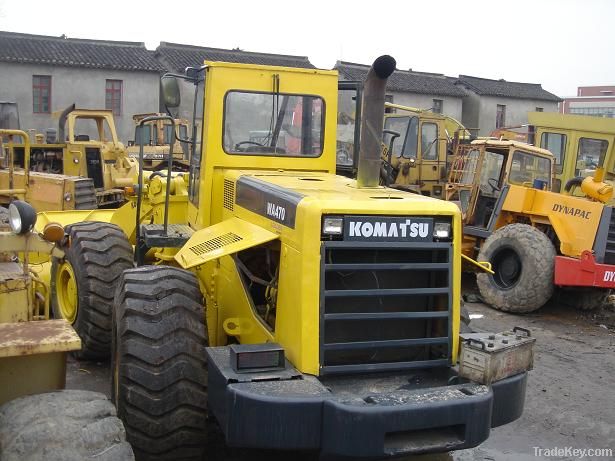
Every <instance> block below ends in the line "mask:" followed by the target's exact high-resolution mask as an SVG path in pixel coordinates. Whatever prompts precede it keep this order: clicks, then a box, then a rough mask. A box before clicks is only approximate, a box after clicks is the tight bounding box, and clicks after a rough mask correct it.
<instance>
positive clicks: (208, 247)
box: [190, 232, 243, 255]
mask: <svg viewBox="0 0 615 461" xmlns="http://www.w3.org/2000/svg"><path fill="white" fill-rule="evenodd" d="M242 240H243V239H242V238H241V237H240V236H239V235H237V234H234V233H233V232H228V233H226V234H224V235H221V236H219V237H214V238H212V239H209V240H206V241H205V242H202V243H199V244H198V245H194V246H193V247H190V251H192V252H193V253H194V254H195V255H203V254H206V253H209V252H211V251H215V250H219V249H220V248H223V247H225V246H226V245H230V244H231V243H236V242H241V241H242Z"/></svg>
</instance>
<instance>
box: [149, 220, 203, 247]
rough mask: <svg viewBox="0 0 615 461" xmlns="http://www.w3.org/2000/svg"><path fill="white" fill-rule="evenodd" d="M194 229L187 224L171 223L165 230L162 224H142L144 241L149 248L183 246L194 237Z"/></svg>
mask: <svg viewBox="0 0 615 461" xmlns="http://www.w3.org/2000/svg"><path fill="white" fill-rule="evenodd" d="M192 234H194V231H193V230H192V229H191V228H190V226H186V225H185V224H169V225H168V226H167V232H166V234H165V232H164V225H162V224H144V225H142V226H141V235H143V241H144V243H145V245H147V246H148V247H149V248H181V247H183V246H184V245H185V244H186V242H187V241H188V240H189V239H190V237H192Z"/></svg>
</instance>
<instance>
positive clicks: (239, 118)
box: [223, 91, 324, 157]
mask: <svg viewBox="0 0 615 461" xmlns="http://www.w3.org/2000/svg"><path fill="white" fill-rule="evenodd" d="M323 127H324V102H323V100H322V99H321V98H319V97H317V96H306V95H291V94H280V93H253V92H241V91H230V92H229V93H227V95H226V98H225V102H224V134H223V147H224V151H225V152H226V153H228V154H242V155H286V156H296V157H298V156H305V157H318V156H320V155H321V154H322V150H323Z"/></svg>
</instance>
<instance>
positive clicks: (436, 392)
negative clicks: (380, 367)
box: [207, 347, 527, 458]
mask: <svg viewBox="0 0 615 461" xmlns="http://www.w3.org/2000/svg"><path fill="white" fill-rule="evenodd" d="M207 355H208V360H209V382H208V386H209V409H210V411H211V412H212V413H213V415H214V416H215V417H216V419H217V420H218V422H219V423H220V426H221V427H222V430H223V432H224V433H225V436H226V441H227V443H228V444H229V445H230V446H235V447H250V448H270V449H288V450H317V451H320V452H321V453H322V454H323V455H325V456H333V457H352V458H358V457H362V458H366V457H387V456H397V455H403V454H419V453H428V452H443V451H450V450H459V449H464V448H471V447H474V446H477V445H479V444H480V443H482V442H483V441H484V440H486V439H487V437H488V436H489V431H490V429H491V428H492V427H497V426H500V425H502V424H506V423H509V422H511V421H514V420H515V419H517V418H519V416H521V413H522V412H523V405H524V400H525V388H526V381H527V373H521V374H518V375H515V376H512V377H510V378H507V379H504V380H502V381H499V382H497V383H494V384H492V385H491V386H484V385H479V384H475V383H467V382H466V383H458V384H448V382H450V380H451V378H453V381H455V380H457V379H456V378H455V376H454V373H453V372H452V370H435V371H425V372H416V371H412V372H405V373H402V374H400V373H397V374H385V375H382V374H379V375H366V376H354V377H352V378H348V377H344V378H339V379H334V378H330V379H327V380H323V381H321V380H319V379H316V378H315V377H313V376H308V375H302V374H301V373H299V372H297V371H296V370H295V369H294V368H292V366H287V368H286V370H283V371H274V372H269V373H257V374H252V373H247V374H237V373H235V372H234V371H233V370H232V369H231V368H230V366H229V352H228V348H225V347H216V348H208V349H207ZM457 381H458V380H457Z"/></svg>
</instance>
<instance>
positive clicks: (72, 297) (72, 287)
mask: <svg viewBox="0 0 615 461" xmlns="http://www.w3.org/2000/svg"><path fill="white" fill-rule="evenodd" d="M56 291H57V301H58V307H59V308H60V315H61V316H62V318H64V319H66V320H67V321H69V322H70V323H71V324H72V323H74V322H75V319H76V318H77V308H78V305H79V299H78V297H77V280H76V279H75V273H74V272H73V268H72V266H71V265H70V263H68V262H66V261H65V262H63V263H62V264H61V265H60V267H58V275H57V277H56Z"/></svg>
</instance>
